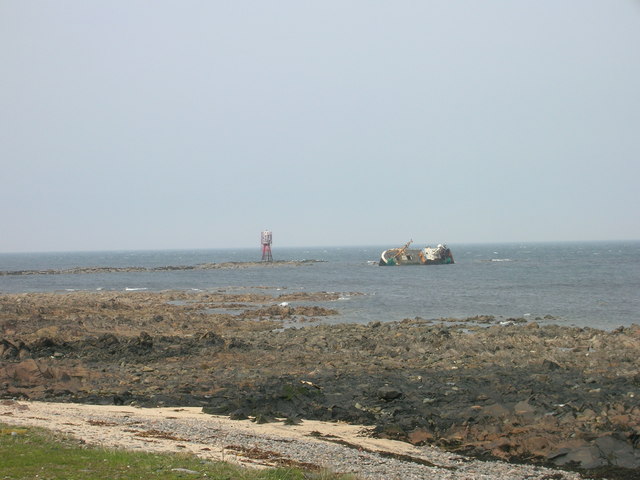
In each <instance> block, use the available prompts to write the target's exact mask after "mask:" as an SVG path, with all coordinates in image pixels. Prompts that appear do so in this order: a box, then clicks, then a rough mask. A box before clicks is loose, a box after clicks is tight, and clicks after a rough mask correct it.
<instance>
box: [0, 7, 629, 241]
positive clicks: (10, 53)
mask: <svg viewBox="0 0 640 480" xmlns="http://www.w3.org/2000/svg"><path fill="white" fill-rule="evenodd" d="M0 167H1V169H0V172H1V176H0V179H1V182H2V184H1V185H2V188H1V189H0V201H1V204H2V210H1V212H2V213H1V215H0V218H1V220H2V225H0V252H14V251H27V252H28V251H59V250H119V249H164V248H209V247H211V248H217V247H251V246H256V248H257V247H258V244H259V238H260V231H261V230H262V229H264V228H270V229H271V230H273V232H274V233H273V235H274V251H275V248H276V247H277V246H278V245H280V246H317V245H327V246H330V245H371V244H373V245H377V244H389V245H390V246H395V245H401V244H403V243H404V242H406V241H407V240H409V239H410V238H413V239H414V240H415V241H416V243H418V244H424V243H430V244H434V243H440V242H448V243H467V242H507V241H547V240H607V239H640V213H639V212H640V1H638V0H598V1H595V0H565V1H557V0H536V1H493V0H491V1H482V2H480V1H476V0H469V1H449V0H446V1H445V0H443V1H439V2H435V1H428V0H420V1H418V0H416V1H402V0H400V1H393V2H391V1H379V0H362V1H349V0H346V1H345V0H341V1H332V0H323V1H321V2H306V1H299V0H295V1H294V0H278V1H275V2H265V1H258V0H256V1H242V0H240V1H230V2H229V1H213V0H206V1H205V0H202V1H194V0H186V1H185V0H180V1H178V0H175V1H162V0H160V1H159V0H153V1H151V0H146V1H140V0H109V1H87V0H60V1H30V0H0Z"/></svg>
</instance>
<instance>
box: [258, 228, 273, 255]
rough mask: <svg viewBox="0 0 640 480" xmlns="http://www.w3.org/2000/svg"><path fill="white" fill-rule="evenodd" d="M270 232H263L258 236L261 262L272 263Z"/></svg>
mask: <svg viewBox="0 0 640 480" xmlns="http://www.w3.org/2000/svg"><path fill="white" fill-rule="evenodd" d="M271 239H272V235H271V230H265V231H264V232H262V235H260V242H261V243H262V261H263V262H273V257H272V256H271Z"/></svg>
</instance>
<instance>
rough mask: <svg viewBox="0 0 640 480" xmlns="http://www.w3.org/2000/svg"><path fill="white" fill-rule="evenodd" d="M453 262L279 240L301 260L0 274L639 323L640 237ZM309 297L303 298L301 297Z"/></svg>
mask: <svg viewBox="0 0 640 480" xmlns="http://www.w3.org/2000/svg"><path fill="white" fill-rule="evenodd" d="M448 246H449V248H451V250H452V253H453V255H454V258H455V264H453V265H429V266H420V265H417V266H395V267H381V266H378V259H379V258H380V253H381V252H382V250H384V249H385V248H389V247H393V245H387V246H362V247H353V246H350V247H313V248H302V247H300V248H284V247H283V248H278V247H277V245H276V246H273V257H274V260H317V261H318V262H310V263H308V264H304V265H302V266H293V265H291V266H277V267H273V268H262V267H259V266H258V267H252V268H241V269H213V270H205V269H202V270H197V269H196V270H155V271H141V272H113V273H104V272H103V273H66V274H55V275H53V274H38V275H1V274H0V294H2V293H21V292H61V293H63V292H68V291H123V292H124V291H161V290H186V291H226V292H230V293H234V292H237V293H241V292H247V291H249V292H250V291H259V292H260V293H269V294H272V295H273V297H274V302H278V296H279V295H282V294H283V293H290V292H337V293H339V294H340V295H339V300H336V301H332V302H326V305H324V304H323V303H322V302H313V304H315V305H322V306H327V307H329V308H333V309H336V310H338V312H339V314H338V315H336V316H332V317H327V318H326V319H323V320H321V321H322V322H325V323H345V322H348V323H369V322H375V321H380V322H387V321H398V320H403V319H406V318H416V317H418V318H422V319H428V320H438V319H442V318H447V319H466V318H469V317H475V316H479V315H482V316H484V315H490V316H493V317H495V319H496V322H497V323H499V322H504V323H508V322H510V321H512V320H511V319H521V318H524V319H527V320H530V321H537V322H538V323H540V324H548V323H552V324H558V325H565V326H576V327H593V328H599V329H604V330H613V329H616V328H618V327H621V326H629V325H631V324H634V323H635V324H640V241H615V242H614V241H612V242H564V243H486V244H449V245H448ZM260 260H261V250H260V248H259V246H258V247H256V248H244V249H232V248H231V249H210V250H206V249H204V250H203V249H200V250H166V251H112V252H65V253H33V254H28V253H4V254H3V253H0V273H1V272H11V271H21V270H50V269H52V270H65V269H71V268H75V267H147V268H154V267H164V266H195V265H199V264H204V263H223V262H253V261H260ZM301 303H304V302H301Z"/></svg>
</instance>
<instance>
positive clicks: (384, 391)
mask: <svg viewBox="0 0 640 480" xmlns="http://www.w3.org/2000/svg"><path fill="white" fill-rule="evenodd" d="M377 395H378V398H381V399H382V400H385V401H387V402H390V401H392V400H395V399H396V398H400V397H401V396H402V392H401V391H399V390H397V389H395V388H393V387H390V386H388V385H385V386H384V387H380V388H379V389H378V392H377Z"/></svg>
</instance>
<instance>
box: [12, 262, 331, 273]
mask: <svg viewBox="0 0 640 480" xmlns="http://www.w3.org/2000/svg"><path fill="white" fill-rule="evenodd" d="M318 262H320V260H275V261H272V262H222V263H201V264H199V265H165V266H161V267H74V268H64V269H47V270H0V276H16V275H78V274H83V273H125V272H167V271H174V270H218V269H231V268H233V269H238V268H255V267H263V268H265V267H267V268H271V267H285V266H289V267H291V266H293V267H300V266H303V265H311V264H313V263H318Z"/></svg>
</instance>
